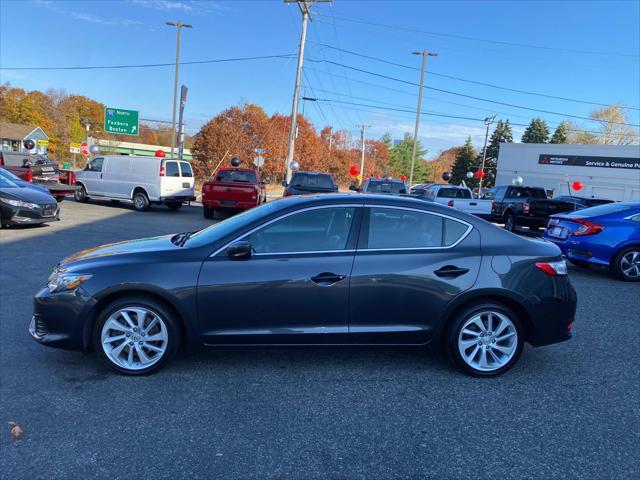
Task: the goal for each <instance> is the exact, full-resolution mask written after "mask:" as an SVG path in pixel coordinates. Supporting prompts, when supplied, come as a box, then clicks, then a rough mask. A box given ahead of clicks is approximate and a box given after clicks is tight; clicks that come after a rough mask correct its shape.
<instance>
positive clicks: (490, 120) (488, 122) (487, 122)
mask: <svg viewBox="0 0 640 480" xmlns="http://www.w3.org/2000/svg"><path fill="white" fill-rule="evenodd" d="M495 119H496V116H495V115H494V116H493V117H487V118H485V119H484V124H485V125H486V126H487V131H486V132H485V134H484V148H483V149H482V167H481V168H480V170H481V171H482V173H484V162H485V160H486V159H487V140H488V139H489V126H490V125H491V124H492V123H493V121H494V120H495ZM482 180H484V175H483V176H482V177H480V182H478V198H480V196H481V195H482Z"/></svg>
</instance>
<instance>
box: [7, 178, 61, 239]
mask: <svg viewBox="0 0 640 480" xmlns="http://www.w3.org/2000/svg"><path fill="white" fill-rule="evenodd" d="M59 214H60V206H59V205H58V202H56V199H55V198H53V197H52V196H51V195H49V194H48V193H45V192H41V191H38V190H37V189H34V188H25V187H20V186H19V185H18V184H16V183H15V182H13V181H12V180H10V179H9V178H7V177H6V176H4V175H0V227H4V226H12V225H39V224H41V223H45V222H51V221H56V220H59V219H60V218H59Z"/></svg>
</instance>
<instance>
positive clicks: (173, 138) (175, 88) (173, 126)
mask: <svg viewBox="0 0 640 480" xmlns="http://www.w3.org/2000/svg"><path fill="white" fill-rule="evenodd" d="M166 24H167V25H169V26H170V27H176V29H177V31H178V37H177V42H176V74H175V78H174V80H173V109H172V110H171V113H172V120H171V158H174V157H173V152H174V150H175V148H176V136H177V134H176V103H177V101H178V68H179V66H180V32H181V31H182V29H183V28H193V26H192V25H190V24H188V23H182V22H181V21H180V20H178V22H166Z"/></svg>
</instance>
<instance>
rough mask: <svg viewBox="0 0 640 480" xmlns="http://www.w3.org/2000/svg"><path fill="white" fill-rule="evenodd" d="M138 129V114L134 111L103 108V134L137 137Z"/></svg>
mask: <svg viewBox="0 0 640 480" xmlns="http://www.w3.org/2000/svg"><path fill="white" fill-rule="evenodd" d="M138 127H139V125H138V112H137V111H136V110H125V109H123V108H113V107H104V131H105V132H108V133H119V134H121V135H136V136H138V134H139V132H138V130H139V128H138Z"/></svg>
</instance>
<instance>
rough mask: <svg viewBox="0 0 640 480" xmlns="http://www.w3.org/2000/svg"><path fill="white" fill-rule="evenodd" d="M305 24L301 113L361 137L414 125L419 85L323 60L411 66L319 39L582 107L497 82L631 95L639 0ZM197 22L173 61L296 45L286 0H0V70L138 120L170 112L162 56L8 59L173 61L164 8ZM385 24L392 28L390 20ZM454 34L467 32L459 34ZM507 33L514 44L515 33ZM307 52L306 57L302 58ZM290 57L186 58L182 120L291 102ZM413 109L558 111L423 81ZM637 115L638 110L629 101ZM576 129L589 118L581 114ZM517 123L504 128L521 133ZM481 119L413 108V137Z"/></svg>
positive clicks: (584, 95) (471, 128) (433, 149)
mask: <svg viewBox="0 0 640 480" xmlns="http://www.w3.org/2000/svg"><path fill="white" fill-rule="evenodd" d="M313 10H314V11H315V12H317V15H316V16H315V18H314V21H313V22H311V24H310V26H309V31H308V44H307V51H306V62H305V75H304V77H303V80H304V83H303V84H304V89H303V94H304V95H306V96H310V97H315V98H319V99H325V100H326V99H334V100H339V101H341V102H351V103H360V104H365V105H368V106H367V107H363V106H354V105H348V104H345V103H337V102H334V103H329V102H325V101H318V102H307V104H306V108H305V113H306V115H307V116H308V117H310V119H311V120H312V121H313V122H314V123H315V125H316V126H317V127H318V128H320V127H322V126H323V125H324V124H327V123H329V124H332V125H334V127H336V128H344V129H348V130H350V131H352V132H353V133H354V136H357V129H356V127H355V125H356V124H361V123H365V124H370V125H372V127H371V129H370V130H369V133H368V135H371V136H373V137H379V136H381V135H382V134H383V133H384V132H390V133H392V135H393V136H394V137H395V138H401V137H402V134H403V133H404V132H411V133H412V132H413V122H414V114H412V113H410V112H397V111H390V110H384V109H383V108H381V107H389V108H400V109H402V108H403V107H406V108H407V109H408V110H412V109H415V106H416V101H417V87H415V86H413V85H410V84H406V83H401V82H396V81H392V80H389V79H385V78H381V77H379V76H372V75H369V74H367V73H363V72H358V71H356V70H353V69H349V68H346V67H341V66H339V65H335V64H332V63H328V62H336V63H340V64H344V65H347V66H349V67H352V68H356V69H363V70H368V71H371V72H375V73H378V74H382V75H386V76H389V77H394V78H398V79H401V80H404V81H406V82H413V83H416V82H418V81H419V71H417V70H411V69H407V68H402V67H396V66H392V65H389V64H385V63H381V62H378V61H375V60H370V59H366V58H362V57H360V56H356V55H352V54H350V53H346V52H340V51H338V50H335V49H333V48H329V47H325V46H322V45H329V46H330V47H339V48H341V49H344V50H349V51H353V52H357V53H360V54H365V55H369V56H372V57H379V58H382V59H386V60H389V61H392V62H396V63H400V64H404V65H408V66H413V67H416V68H418V67H419V65H420V64H419V62H420V59H419V57H417V56H413V55H411V52H412V51H413V50H421V49H428V50H432V51H436V52H438V54H439V55H438V57H435V58H430V59H429V61H428V65H427V71H428V72H429V73H428V74H427V76H426V83H427V86H428V87H434V88H437V89H440V90H447V91H449V92H455V93H456V94H462V95H467V96H473V97H478V98H484V99H489V100H493V101H497V102H502V103H509V104H512V105H518V106H523V107H528V108H533V109H538V110H547V111H552V112H558V113H563V114H569V115H576V116H588V114H589V112H590V111H591V110H593V109H594V108H597V106H596V105H591V104H586V103H578V102H570V101H564V100H559V99H552V98H546V97H541V96H534V95H527V94H524V93H518V92H513V91H509V90H504V89H498V88H492V87H489V86H482V85H477V84H473V83H469V82H464V81H461V80H455V79H451V78H446V77H442V76H436V75H434V74H432V73H430V72H433V73H435V74H441V75H442V74H444V75H449V76H454V77H459V78H462V79H466V80H471V81H475V82H485V83H490V84H493V85H496V86H500V87H507V88H510V89H516V90H524V91H531V92H538V93H543V94H546V95H552V96H560V97H568V98H571V99H577V100H582V101H588V102H596V103H603V104H608V103H613V102H619V103H622V104H625V105H627V106H630V107H634V108H636V109H638V108H640V87H639V85H640V56H639V55H640V20H639V19H640V2H637V1H635V2H631V1H630V2H579V1H573V2H555V1H554V2H552V1H548V2H520V1H518V2H516V1H513V2H507V1H496V2H485V1H475V2H471V1H468V2H454V1H449V2H430V1H414V2H406V1H391V0H386V1H381V0H380V1H375V0H372V1H368V2H360V1H348V0H335V1H334V2H333V4H332V5H329V4H318V5H315V6H314V7H313ZM178 19H181V20H182V21H183V22H189V23H191V24H193V27H194V28H193V29H191V30H184V31H183V43H182V52H181V59H182V60H183V61H199V60H211V59H224V58H235V57H248V56H263V55H280V54H291V53H295V52H297V47H298V42H299V34H300V13H299V10H298V8H297V6H296V5H286V4H284V3H282V1H280V0H272V1H189V0H180V1H171V0H129V1H46V0H35V1H29V0H23V1H11V0H0V66H2V67H3V68H5V69H3V70H1V71H0V81H2V82H7V81H8V82H10V83H11V85H13V86H16V87H22V88H25V89H29V90H31V89H39V90H46V89H48V88H56V89H64V90H65V91H67V92H68V93H78V94H83V95H87V96H89V97H91V98H94V99H96V100H99V101H101V102H104V103H106V104H108V105H109V106H117V107H121V108H131V109H137V110H140V113H141V116H142V117H144V118H155V119H163V120H170V119H171V104H172V92H173V90H172V88H173V68H172V67H154V68H135V69H133V68H132V69H117V70H116V69H114V70H66V71H64V70H63V71H59V70H12V69H9V70H7V69H6V68H7V67H10V68H13V67H34V66H37V67H59V66H76V65H80V66H86V65H127V64H140V63H143V64H148V63H164V62H173V61H174V60H175V29H173V28H171V27H168V26H165V22H166V21H176V20H178ZM389 26H391V27H389ZM463 37H464V38H463ZM513 44H518V45H513ZM312 60H315V61H312ZM294 77H295V59H294V58H292V59H265V60H254V61H243V62H229V63H211V64H200V65H186V66H183V67H181V77H180V81H181V83H185V84H186V85H188V87H189V98H188V103H187V108H186V113H185V116H186V121H187V126H188V131H189V132H190V133H194V132H195V131H197V129H198V127H199V126H200V125H202V124H203V123H204V122H205V121H207V120H208V119H209V118H211V117H212V116H214V115H215V114H216V113H218V112H220V111H221V110H223V109H224V108H227V107H229V106H230V105H234V104H238V103H240V102H244V101H247V102H255V103H258V104H260V105H262V106H263V107H264V108H265V109H266V110H267V112H268V113H273V112H282V113H287V114H288V113H289V112H290V109H291V94H292V89H293V82H294ZM423 109H424V110H426V111H429V112H434V113H438V114H444V115H453V116H462V117H472V118H484V117H486V116H488V115H492V114H494V113H498V118H503V119H506V118H509V119H511V121H512V123H522V124H527V123H529V121H530V119H531V118H532V117H533V116H540V117H542V118H544V119H545V120H547V121H548V122H549V124H550V125H557V123H559V122H560V121H561V120H562V119H563V117H562V116H559V115H553V114H548V113H540V112H535V111H528V110H525V109H520V108H516V107H513V106H506V105H499V104H495V103H490V102H486V101H482V100H478V99H472V98H468V97H465V96H461V95H454V94H451V93H445V92H441V91H434V90H427V92H426V94H425V98H424V103H423ZM630 120H631V121H632V123H635V124H638V123H640V111H639V110H631V111H630ZM576 122H577V123H578V124H579V125H581V126H582V127H584V128H585V129H593V128H595V125H593V124H592V123H590V122H588V121H583V120H576ZM523 130H524V127H517V126H516V127H514V136H515V137H516V139H519V137H520V135H521V133H522V131H523ZM483 134H484V127H483V126H482V123H481V122H477V121H473V120H462V119H452V118H445V117H435V116H423V117H422V119H421V129H420V139H421V141H422V142H423V144H424V145H426V147H427V148H428V149H429V155H428V156H429V157H432V156H434V155H435V154H436V153H437V152H438V151H439V150H441V149H443V148H447V147H449V146H452V145H457V144H460V143H462V142H463V141H464V139H465V138H466V136H467V135H472V138H473V141H474V143H475V144H476V145H477V146H481V144H482V141H483Z"/></svg>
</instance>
